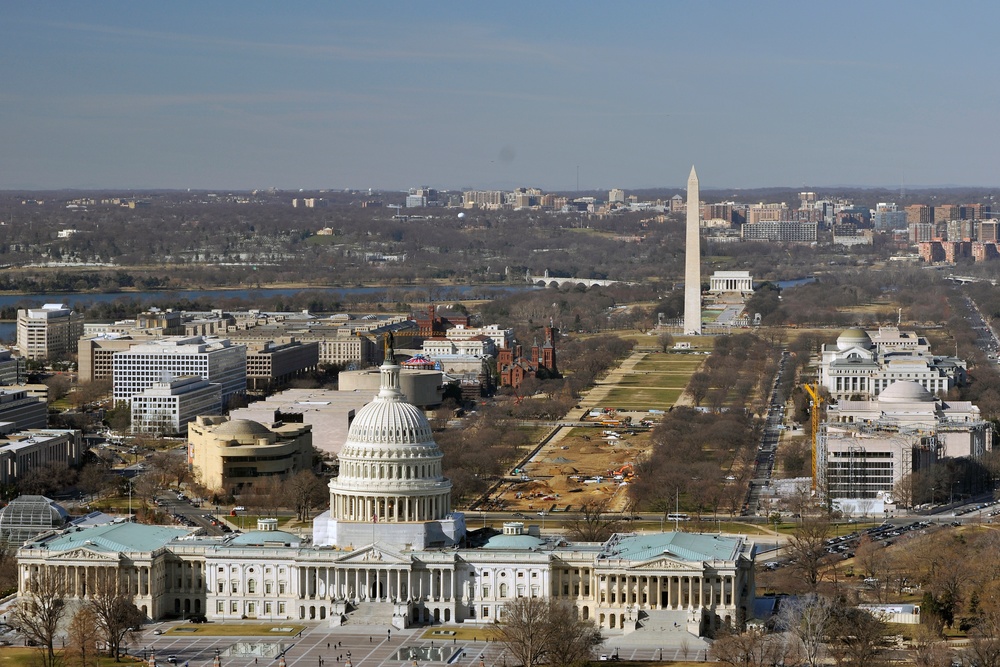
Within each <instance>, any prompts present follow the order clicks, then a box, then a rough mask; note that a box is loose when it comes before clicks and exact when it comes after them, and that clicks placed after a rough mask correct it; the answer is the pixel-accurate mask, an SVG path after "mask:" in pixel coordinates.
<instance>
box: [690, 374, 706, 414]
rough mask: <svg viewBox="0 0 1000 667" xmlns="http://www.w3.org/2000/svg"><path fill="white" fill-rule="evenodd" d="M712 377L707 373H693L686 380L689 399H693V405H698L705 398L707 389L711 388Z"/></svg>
mask: <svg viewBox="0 0 1000 667" xmlns="http://www.w3.org/2000/svg"><path fill="white" fill-rule="evenodd" d="M711 383H712V378H711V377H710V376H709V374H708V373H701V372H699V373H695V374H694V375H692V376H691V379H690V380H688V386H687V391H688V393H689V394H691V400H693V401H694V404H695V406H700V405H701V402H702V401H703V400H705V396H707V395H708V391H709V389H711V388H712V384H711Z"/></svg>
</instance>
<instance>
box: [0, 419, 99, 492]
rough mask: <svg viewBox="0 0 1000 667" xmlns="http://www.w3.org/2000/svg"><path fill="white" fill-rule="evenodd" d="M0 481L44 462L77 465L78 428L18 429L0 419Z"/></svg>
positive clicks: (12, 482)
mask: <svg viewBox="0 0 1000 667" xmlns="http://www.w3.org/2000/svg"><path fill="white" fill-rule="evenodd" d="M0 434H2V435H0V484H2V485H4V486H7V487H10V486H13V485H15V484H17V482H18V481H20V480H21V479H22V478H23V477H24V475H25V474H26V473H27V472H28V471H30V470H31V469H33V468H40V467H42V466H46V465H59V466H70V467H73V466H78V465H80V462H81V461H82V456H83V451H84V450H83V447H82V438H81V434H80V431H74V430H71V429H52V428H30V429H19V428H16V427H15V426H14V425H13V424H9V423H2V422H0Z"/></svg>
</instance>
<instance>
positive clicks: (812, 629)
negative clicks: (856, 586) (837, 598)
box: [778, 594, 833, 667]
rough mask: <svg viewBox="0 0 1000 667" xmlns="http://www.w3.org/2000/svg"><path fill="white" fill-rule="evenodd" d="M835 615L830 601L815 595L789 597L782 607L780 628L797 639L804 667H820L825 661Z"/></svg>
mask: <svg viewBox="0 0 1000 667" xmlns="http://www.w3.org/2000/svg"><path fill="white" fill-rule="evenodd" d="M832 614H833V603H832V602H831V601H830V600H829V598H825V597H823V596H820V595H815V594H809V595H803V596H800V597H797V598H789V599H788V600H786V601H785V603H784V604H782V605H781V612H780V614H779V616H778V627H779V628H780V629H782V630H784V631H786V632H788V633H790V634H791V635H792V636H794V637H795V639H796V640H797V642H798V644H799V646H800V649H801V660H802V663H803V664H804V665H808V667H817V666H818V665H819V664H821V663H822V662H823V658H822V650H823V642H824V641H825V639H826V634H827V626H828V625H829V624H830V617H831V615H832Z"/></svg>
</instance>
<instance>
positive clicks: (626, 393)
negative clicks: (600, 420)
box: [606, 387, 684, 411]
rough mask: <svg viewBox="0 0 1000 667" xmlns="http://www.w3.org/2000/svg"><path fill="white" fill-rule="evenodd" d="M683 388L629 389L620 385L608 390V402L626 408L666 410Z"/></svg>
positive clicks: (682, 391)
mask: <svg viewBox="0 0 1000 667" xmlns="http://www.w3.org/2000/svg"><path fill="white" fill-rule="evenodd" d="M683 393H684V390H683V389H628V388H626V387H618V388H615V389H612V390H611V391H610V392H608V397H607V399H606V402H607V403H608V404H609V405H615V406H618V407H620V408H623V409H625V410H636V411H645V410H651V409H652V410H666V409H668V408H669V407H671V406H672V405H673V404H674V403H676V402H677V399H678V398H680V396H681V394H683Z"/></svg>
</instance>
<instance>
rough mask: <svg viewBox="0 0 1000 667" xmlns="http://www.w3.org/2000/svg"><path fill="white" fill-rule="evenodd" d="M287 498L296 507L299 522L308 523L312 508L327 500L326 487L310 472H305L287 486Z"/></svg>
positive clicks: (289, 481) (292, 479) (291, 480)
mask: <svg viewBox="0 0 1000 667" xmlns="http://www.w3.org/2000/svg"><path fill="white" fill-rule="evenodd" d="M285 497H286V498H287V499H288V501H289V502H290V503H291V504H292V505H293V506H294V507H295V515H296V517H297V518H298V520H299V521H306V520H307V519H309V517H310V516H311V514H312V508H313V507H315V506H316V505H318V504H319V503H322V502H323V501H325V500H326V487H325V486H324V485H323V482H322V481H320V479H319V477H317V476H316V475H314V474H313V473H312V471H310V470H303V471H301V472H299V473H298V474H296V475H295V476H294V477H292V478H291V479H290V480H288V482H287V483H286V485H285Z"/></svg>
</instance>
